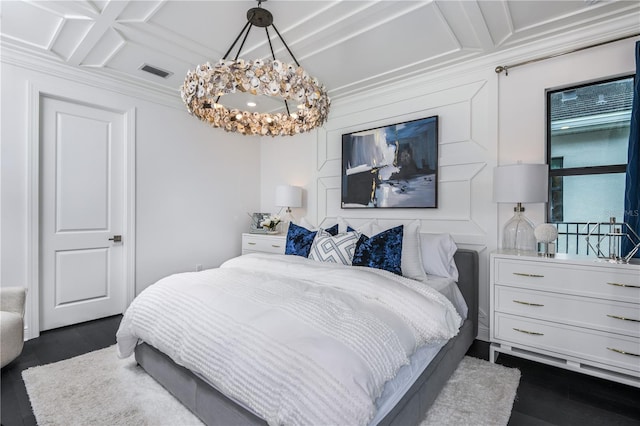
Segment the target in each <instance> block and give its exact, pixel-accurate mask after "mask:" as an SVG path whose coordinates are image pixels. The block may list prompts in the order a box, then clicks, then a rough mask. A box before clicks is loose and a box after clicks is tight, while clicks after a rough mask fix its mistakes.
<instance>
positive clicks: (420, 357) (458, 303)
mask: <svg viewBox="0 0 640 426" xmlns="http://www.w3.org/2000/svg"><path fill="white" fill-rule="evenodd" d="M421 282H423V283H424V284H426V285H428V286H430V287H431V288H433V289H434V290H437V291H438V292H440V293H441V294H442V295H444V296H445V297H446V298H447V299H449V301H450V302H451V303H452V304H453V306H454V307H455V308H456V311H457V312H458V314H459V315H460V317H462V319H466V318H467V313H468V311H469V309H468V307H467V303H466V301H465V300H464V296H463V295H462V292H461V291H460V289H459V288H458V285H457V283H456V282H455V281H454V280H453V278H445V277H437V276H434V275H430V276H428V278H426V279H424V280H422V281H421ZM445 343H446V342H434V343H428V344H426V345H423V346H421V347H419V348H418V350H416V351H415V352H414V353H413V355H411V357H410V358H409V361H410V362H409V364H406V365H403V366H402V367H401V368H400V370H398V373H397V374H396V376H395V377H394V378H393V379H391V380H389V381H388V382H387V383H386V384H385V385H384V389H383V391H382V394H381V395H380V397H379V398H378V399H377V400H376V407H377V411H376V414H375V416H374V418H373V419H372V420H371V422H370V425H376V424H378V423H379V422H380V420H382V419H383V418H384V417H385V416H386V415H387V414H388V413H389V412H390V411H391V410H392V409H393V407H395V405H396V404H397V403H398V401H400V399H402V397H403V396H404V395H405V394H406V393H407V391H408V390H409V389H410V388H411V386H413V384H414V383H415V382H416V380H418V377H420V375H421V374H422V372H423V371H424V370H425V369H426V368H427V367H428V366H429V364H430V363H431V361H432V360H433V359H434V358H435V357H436V355H438V352H440V349H442V347H443V346H444V345H445Z"/></svg>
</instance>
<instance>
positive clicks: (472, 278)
mask: <svg viewBox="0 0 640 426" xmlns="http://www.w3.org/2000/svg"><path fill="white" fill-rule="evenodd" d="M453 258H454V260H455V262H456V266H457V267H458V273H459V278H458V287H459V288H460V291H461V292H462V295H463V296H464V300H465V301H466V302H467V306H468V308H469V313H468V315H467V318H469V319H471V320H472V321H473V332H474V334H475V335H476V336H477V335H478V279H479V273H478V252H477V251H475V250H467V249H460V248H459V249H458V251H456V254H455V255H454V256H453Z"/></svg>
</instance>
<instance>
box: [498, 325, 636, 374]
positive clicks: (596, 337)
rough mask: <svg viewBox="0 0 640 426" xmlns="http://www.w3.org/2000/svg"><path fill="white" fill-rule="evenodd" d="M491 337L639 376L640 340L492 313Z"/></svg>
mask: <svg viewBox="0 0 640 426" xmlns="http://www.w3.org/2000/svg"><path fill="white" fill-rule="evenodd" d="M493 337H494V339H495V341H497V342H500V343H502V342H507V344H509V345H511V344H514V343H517V344H519V345H522V346H527V347H529V348H531V350H545V351H549V352H554V353H557V354H558V356H563V355H564V356H568V357H571V358H576V359H583V360H587V361H593V362H597V363H601V364H605V365H611V366H616V367H620V368H623V369H625V370H628V371H629V373H630V374H632V375H634V376H640V340H639V339H637V338H632V337H626V336H621V335H613V334H611V333H604V332H600V331H594V330H588V329H581V328H576V327H570V326H563V325H559V324H552V323H549V322H544V321H538V320H535V319H528V318H523V317H515V316H511V315H508V314H501V313H496V314H495V329H494V330H493Z"/></svg>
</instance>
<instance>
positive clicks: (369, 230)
mask: <svg viewBox="0 0 640 426" xmlns="http://www.w3.org/2000/svg"><path fill="white" fill-rule="evenodd" d="M375 223H376V220H375V219H373V220H369V221H367V222H365V223H363V224H362V225H360V226H353V225H351V224H350V223H349V222H347V221H346V219H345V218H343V217H341V216H338V232H340V233H342V232H347V228H348V227H351V229H353V230H355V231H358V232H359V233H361V234H364V235H366V236H367V237H372V236H373V235H375V234H378V232H374V231H373V225H374V224H375Z"/></svg>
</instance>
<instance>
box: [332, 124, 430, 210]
mask: <svg viewBox="0 0 640 426" xmlns="http://www.w3.org/2000/svg"><path fill="white" fill-rule="evenodd" d="M341 207H342V208H343V209H353V208H437V207H438V116H437V115H435V116H431V117H425V118H420V119H416V120H410V121H405V122H402V123H396V124H390V125H387V126H381V127H375V128H373V129H367V130H360V131H356V132H351V133H345V134H343V135H342V176H341Z"/></svg>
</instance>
